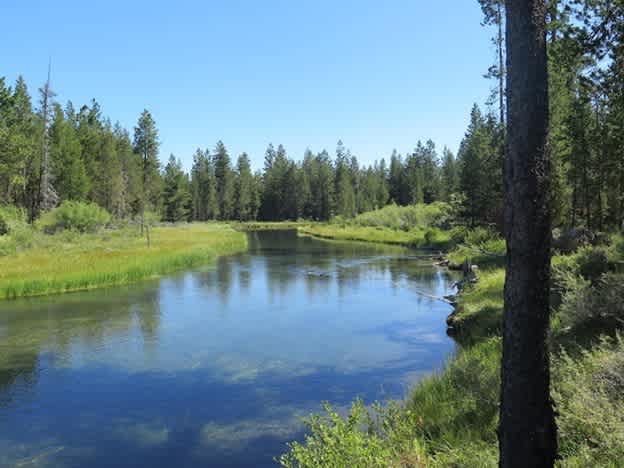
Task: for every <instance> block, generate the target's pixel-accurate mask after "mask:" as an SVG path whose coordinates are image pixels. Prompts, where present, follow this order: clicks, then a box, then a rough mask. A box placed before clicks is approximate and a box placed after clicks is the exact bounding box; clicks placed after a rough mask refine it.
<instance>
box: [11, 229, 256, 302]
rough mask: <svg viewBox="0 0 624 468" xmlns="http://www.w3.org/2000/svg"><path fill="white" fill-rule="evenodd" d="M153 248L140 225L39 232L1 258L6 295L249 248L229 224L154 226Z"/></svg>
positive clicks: (111, 280) (64, 288)
mask: <svg viewBox="0 0 624 468" xmlns="http://www.w3.org/2000/svg"><path fill="white" fill-rule="evenodd" d="M151 237H152V238H151V246H150V247H148V246H147V243H146V240H145V238H142V237H139V236H138V235H137V233H136V229H130V228H128V229H121V230H106V231H102V232H99V233H96V234H78V233H75V232H71V231H69V232H63V233H60V234H56V235H53V236H45V235H42V234H39V235H38V238H37V242H36V243H35V245H34V246H33V247H31V248H28V249H26V250H23V251H20V252H16V253H13V254H12V255H8V256H4V257H0V299H10V298H16V297H21V296H37V295H45V294H52V293H61V292H68V291H76V290H85V289H93V288H98V287H104V286H113V285H120V284H126V283H131V282H135V281H139V280H143V279H146V278H151V277H155V276H158V275H161V274H164V273H168V272H172V271H175V270H179V269H183V268H190V267H193V266H197V265H200V264H203V263H207V262H210V261H212V260H214V258H215V257H216V256H217V255H221V254H228V253H234V252H237V251H241V250H243V249H245V248H246V242H247V241H246V237H245V234H243V233H240V232H236V231H234V230H233V229H231V228H229V227H228V226H226V225H223V224H191V225H180V226H176V227H158V228H154V229H153V231H152V234H151Z"/></svg>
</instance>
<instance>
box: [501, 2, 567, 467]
mask: <svg viewBox="0 0 624 468" xmlns="http://www.w3.org/2000/svg"><path fill="white" fill-rule="evenodd" d="M506 7H507V8H506V10H507V70H508V75H507V102H508V110H507V151H506V160H505V171H504V173H505V238H506V242H507V264H506V279H505V292H504V297H505V306H504V319H503V357H502V371H501V378H502V381H501V405H500V426H499V434H498V436H499V448H500V466H502V467H528V466H530V467H552V466H553V465H554V462H555V457H556V453H557V434H556V432H557V431H556V426H555V418H554V412H553V407H552V402H551V399H550V367H549V356H548V347H547V343H546V337H547V332H548V324H549V309H550V304H549V284H550V237H551V226H550V210H549V206H548V193H549V177H550V174H549V172H550V161H549V155H548V141H547V139H548V113H549V108H548V72H547V55H546V6H545V3H544V0H507V1H506ZM527 70H530V71H531V72H530V73H527Z"/></svg>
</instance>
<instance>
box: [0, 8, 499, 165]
mask: <svg viewBox="0 0 624 468" xmlns="http://www.w3.org/2000/svg"><path fill="white" fill-rule="evenodd" d="M0 16H1V17H2V18H3V27H2V28H1V29H0V76H5V77H6V78H7V79H8V80H9V81H10V82H13V81H14V80H15V78H16V77H17V76H18V75H19V74H22V75H23V76H24V77H25V78H26V80H27V82H28V84H29V86H30V88H31V94H34V90H35V88H36V87H37V86H40V85H41V84H42V83H43V81H44V80H45V76H46V68H47V63H48V57H52V84H53V88H54V90H55V91H56V92H57V94H58V97H57V99H58V100H59V101H60V102H63V103H64V102H65V101H67V100H68V99H71V100H72V101H73V102H74V104H75V105H82V104H84V103H87V102H89V101H90V100H91V99H92V98H95V99H96V100H97V101H98V102H99V103H100V105H101V107H102V109H103V113H104V115H106V116H108V117H110V118H111V119H112V120H113V121H115V120H119V121H120V122H121V124H122V125H124V126H125V127H127V128H132V126H133V125H134V124H135V122H136V119H137V117H138V115H139V114H140V112H141V111H142V110H143V108H147V109H149V110H150V111H151V112H152V113H153V115H154V118H155V119H156V122H157V124H158V127H159V131H160V137H161V141H162V145H161V155H160V157H161V159H162V160H163V161H164V160H166V158H167V157H168V156H169V153H174V154H175V155H176V156H177V157H180V158H181V159H182V161H183V162H184V164H185V166H186V167H187V168H188V167H189V166H190V162H191V161H192V154H193V152H194V150H195V148H197V147H198V146H199V147H202V148H213V147H214V144H215V143H216V141H217V140H219V139H221V140H223V141H224V143H225V144H226V146H227V147H228V149H229V150H230V153H231V154H232V155H233V156H237V155H238V154H239V153H241V152H243V151H246V152H248V153H249V155H250V157H251V159H252V163H253V165H254V167H255V168H259V167H261V164H262V159H263V155H264V150H265V149H266V146H267V144H268V143H269V142H273V143H274V144H278V143H283V144H284V145H285V147H286V149H287V151H288V153H289V155H290V156H292V157H294V158H295V159H300V158H301V156H302V155H303V152H304V150H305V149H306V148H307V147H310V148H311V149H312V150H313V151H319V150H321V149H323V148H327V149H328V150H330V151H332V152H333V150H334V148H335V145H336V142H337V141H338V139H342V140H343V141H344V143H345V145H346V146H347V147H348V148H350V149H351V150H352V152H353V153H354V154H355V155H357V156H358V158H359V159H360V160H361V161H362V162H365V163H369V162H372V161H373V160H375V159H379V158H381V157H384V156H385V157H387V156H388V155H389V154H390V153H391V151H392V149H393V148H396V149H397V150H398V151H399V152H401V153H405V152H406V151H408V150H411V149H412V148H413V147H414V146H415V145H416V142H417V141H418V140H419V139H422V140H426V139H428V138H431V139H433V140H434V141H435V142H436V144H437V145H438V146H439V148H440V150H441V148H442V146H444V145H447V146H449V147H450V148H451V149H452V150H453V151H456V150H457V147H458V145H459V142H460V140H461V137H462V135H463V133H464V131H465V128H466V125H467V121H468V117H469V112H470V108H471V106H472V104H473V103H474V102H478V103H483V102H484V101H485V100H486V98H487V95H488V92H489V88H490V83H488V82H487V81H486V80H485V79H483V78H482V74H483V73H484V72H485V71H486V70H487V67H488V66H489V64H490V62H491V61H492V60H493V53H494V51H493V49H492V47H491V45H490V42H489V39H488V38H489V35H490V34H491V31H489V30H487V29H484V28H482V27H481V26H480V19H481V12H480V8H479V5H478V2H477V0H437V1H435V2H431V1H425V0H386V1H380V0H376V1H369V0H357V1H356V0H333V1H331V0H299V1H296V0H291V1H286V0H283V1H276V0H255V1H251V0H247V1H243V0H227V1H226V0H223V1H209V0H203V1H201V0H178V1H175V2H172V1H158V0H150V1H146V0H125V1H120V0H107V1H104V0H91V1H84V0H81V1H75V0H59V1H56V2H50V1H47V0H46V1H43V0H19V1H2V2H0Z"/></svg>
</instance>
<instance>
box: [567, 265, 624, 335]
mask: <svg viewBox="0 0 624 468" xmlns="http://www.w3.org/2000/svg"><path fill="white" fill-rule="evenodd" d="M623 280H624V277H623V276H622V275H618V274H615V273H607V274H605V275H603V276H601V277H600V279H599V280H597V281H596V282H595V283H594V284H592V283H591V282H590V281H589V280H582V279H581V280H577V281H576V283H574V284H572V285H568V288H567V291H566V292H565V293H564V295H563V299H562V303H561V307H560V308H559V310H558V312H557V319H558V320H559V323H560V325H561V327H563V329H564V330H567V329H572V328H577V329H578V328H580V327H591V328H594V327H597V328H600V329H605V330H612V329H614V328H616V327H621V326H622V324H624V283H623Z"/></svg>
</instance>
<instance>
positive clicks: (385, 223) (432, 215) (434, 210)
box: [339, 202, 452, 231]
mask: <svg viewBox="0 0 624 468" xmlns="http://www.w3.org/2000/svg"><path fill="white" fill-rule="evenodd" d="M451 219H452V209H451V206H450V205H449V204H448V203H443V202H436V203H431V204H429V205H425V204H422V203H419V204H416V205H409V206H397V205H395V204H392V205H388V206H385V207H383V208H381V209H378V210H374V211H368V212H366V213H362V214H360V215H358V216H356V217H355V218H353V220H352V221H350V222H349V224H355V225H358V226H370V227H387V228H390V229H396V230H402V231H410V230H412V229H414V228H427V227H437V228H445V227H448V224H449V223H450V221H451ZM339 221H341V222H344V220H343V219H340V220H339Z"/></svg>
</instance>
